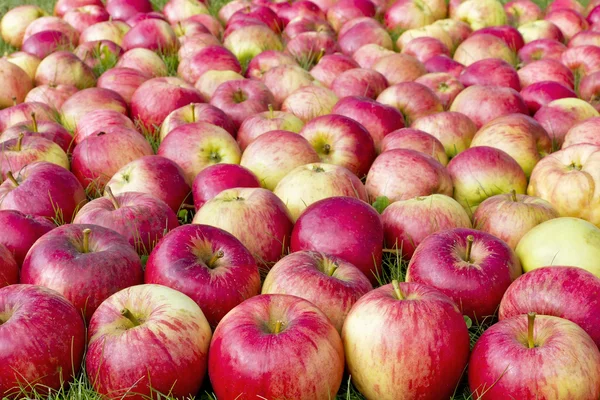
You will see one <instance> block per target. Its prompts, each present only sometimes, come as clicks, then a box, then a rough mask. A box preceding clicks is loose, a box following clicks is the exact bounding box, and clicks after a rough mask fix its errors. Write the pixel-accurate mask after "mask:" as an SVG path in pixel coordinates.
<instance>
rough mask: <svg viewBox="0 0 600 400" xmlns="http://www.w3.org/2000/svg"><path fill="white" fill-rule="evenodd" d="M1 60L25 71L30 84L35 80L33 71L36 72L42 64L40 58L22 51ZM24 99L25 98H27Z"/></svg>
mask: <svg viewBox="0 0 600 400" xmlns="http://www.w3.org/2000/svg"><path fill="white" fill-rule="evenodd" d="M3 58H4V59H5V60H6V61H8V62H10V63H13V64H15V65H16V66H17V67H19V68H21V69H22V70H23V71H25V72H26V73H27V75H29V78H30V79H31V81H32V82H33V80H34V79H35V71H37V68H38V66H39V65H40V62H42V60H41V59H40V58H38V57H36V56H34V55H32V54H29V53H26V52H24V51H15V52H14V53H11V54H9V55H7V56H4V57H3ZM28 94H29V93H28ZM25 98H27V96H26V97H25Z"/></svg>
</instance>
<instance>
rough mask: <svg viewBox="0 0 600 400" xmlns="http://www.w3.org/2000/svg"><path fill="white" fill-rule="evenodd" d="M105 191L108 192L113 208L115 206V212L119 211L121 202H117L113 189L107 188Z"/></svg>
mask: <svg viewBox="0 0 600 400" xmlns="http://www.w3.org/2000/svg"><path fill="white" fill-rule="evenodd" d="M105 190H106V193H107V194H108V198H109V199H110V201H111V202H112V203H113V206H115V210H118V209H119V202H118V201H117V198H116V197H115V195H114V194H113V192H112V189H111V188H110V186H107V187H106V189H105Z"/></svg>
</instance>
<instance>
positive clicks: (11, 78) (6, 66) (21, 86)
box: [0, 59, 33, 110]
mask: <svg viewBox="0 0 600 400" xmlns="http://www.w3.org/2000/svg"><path fill="white" fill-rule="evenodd" d="M0 77H2V85H1V86H0V87H1V88H2V91H1V94H0V110H1V109H3V108H8V107H11V106H13V105H16V104H18V103H22V102H23V101H24V100H25V96H27V93H28V92H29V91H30V90H31V89H32V88H33V82H32V81H31V78H30V77H29V75H27V72H25V71H24V70H23V69H22V68H20V67H18V66H16V65H15V64H13V63H11V62H9V61H7V60H3V59H0Z"/></svg>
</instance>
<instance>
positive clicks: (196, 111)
mask: <svg viewBox="0 0 600 400" xmlns="http://www.w3.org/2000/svg"><path fill="white" fill-rule="evenodd" d="M195 122H206V123H209V124H212V125H216V126H218V127H221V128H223V129H225V130H226V131H227V132H229V133H230V134H231V136H233V137H235V135H236V132H235V126H234V125H233V122H232V121H231V119H230V118H229V117H228V116H227V114H225V113H224V112H223V111H221V110H220V109H218V108H217V107H215V106H211V105H210V104H203V103H190V104H188V105H186V106H183V107H181V108H178V109H176V110H173V111H172V112H171V113H170V114H169V115H168V116H167V118H165V120H164V122H163V123H162V125H161V127H160V139H161V141H162V140H164V139H165V137H166V136H167V135H168V134H169V133H170V132H171V131H173V130H174V129H175V128H179V127H180V126H182V125H186V124H192V123H195Z"/></svg>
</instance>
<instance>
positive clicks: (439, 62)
mask: <svg viewBox="0 0 600 400" xmlns="http://www.w3.org/2000/svg"><path fill="white" fill-rule="evenodd" d="M423 65H424V66H425V69H426V70H427V72H430V73H431V72H445V73H448V74H450V75H452V76H453V77H455V78H458V77H459V76H460V74H461V73H462V72H463V71H464V69H465V66H464V65H462V64H461V63H459V62H457V61H454V60H453V59H451V58H450V57H447V56H444V55H441V56H433V57H431V58H430V59H429V60H427V61H425V63H424V64H423Z"/></svg>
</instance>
